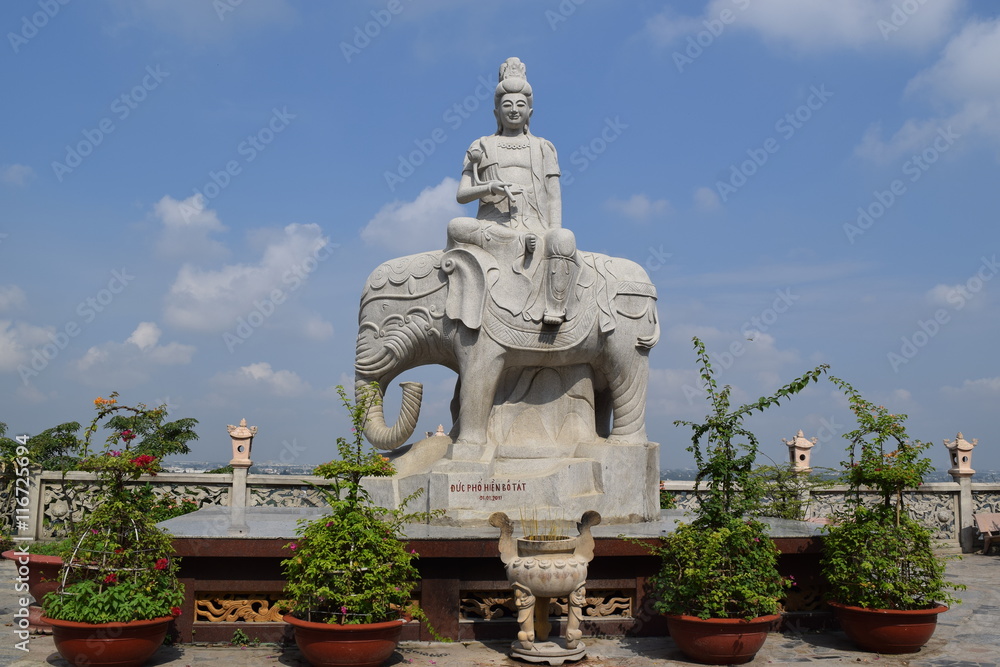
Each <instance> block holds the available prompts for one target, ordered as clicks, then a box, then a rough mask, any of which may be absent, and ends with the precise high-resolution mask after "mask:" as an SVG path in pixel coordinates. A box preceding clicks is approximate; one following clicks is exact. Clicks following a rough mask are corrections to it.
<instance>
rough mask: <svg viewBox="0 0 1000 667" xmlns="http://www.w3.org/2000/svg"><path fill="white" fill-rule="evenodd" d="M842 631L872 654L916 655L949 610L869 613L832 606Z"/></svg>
mask: <svg viewBox="0 0 1000 667" xmlns="http://www.w3.org/2000/svg"><path fill="white" fill-rule="evenodd" d="M827 604H829V605H830V606H831V607H833V609H834V612H835V613H836V615H837V620H838V621H840V627H841V628H843V629H844V632H845V633H846V634H847V636H848V637H849V638H850V639H851V641H853V642H854V643H855V644H857V645H858V646H860V647H861V648H863V649H865V650H866V651H871V652H872V653H916V652H917V651H919V650H920V647H921V646H923V645H924V644H926V643H927V642H928V640H930V638H931V635H933V634H934V629H935V628H937V619H938V614H940V613H942V612H945V611H948V607H946V606H945V605H943V604H938V605H935V606H934V607H932V608H931V609H912V610H899V609H866V608H864V607H852V606H850V605H846V604H840V603H839V602H828V603H827Z"/></svg>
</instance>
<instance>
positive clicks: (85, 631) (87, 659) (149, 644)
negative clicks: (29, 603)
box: [43, 616, 174, 667]
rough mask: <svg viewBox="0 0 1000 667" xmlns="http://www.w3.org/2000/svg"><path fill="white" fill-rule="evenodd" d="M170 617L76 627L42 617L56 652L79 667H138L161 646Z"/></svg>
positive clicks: (79, 624) (76, 624)
mask: <svg viewBox="0 0 1000 667" xmlns="http://www.w3.org/2000/svg"><path fill="white" fill-rule="evenodd" d="M173 618H174V617H173V616H161V617H160V618H153V619H150V620H147V621H130V622H128V623H77V622H75V621H60V620H58V619H55V618H49V617H47V616H44V617H43V620H44V621H45V622H46V623H48V624H50V625H51V626H52V639H53V640H54V641H55V644H56V650H57V651H59V655H61V656H62V657H63V658H64V659H65V660H66V661H67V662H69V663H70V664H71V665H78V666H79V667H86V666H90V667H139V666H140V665H142V664H144V663H145V662H146V661H147V660H149V659H150V658H151V657H153V654H154V653H156V650H157V649H158V648H160V646H161V645H163V639H164V637H166V636H167V627H168V626H169V625H170V621H172V620H173Z"/></svg>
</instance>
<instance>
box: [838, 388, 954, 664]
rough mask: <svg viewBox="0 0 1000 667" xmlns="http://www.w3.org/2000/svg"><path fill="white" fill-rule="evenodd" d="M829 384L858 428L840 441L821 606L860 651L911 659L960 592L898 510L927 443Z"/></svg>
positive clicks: (924, 463)
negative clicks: (839, 503)
mask: <svg viewBox="0 0 1000 667" xmlns="http://www.w3.org/2000/svg"><path fill="white" fill-rule="evenodd" d="M830 380H831V381H832V382H833V383H834V384H836V385H837V386H838V387H840V389H841V390H842V391H843V392H844V393H845V394H846V396H847V398H848V401H849V403H850V408H851V411H852V412H853V413H854V415H855V418H856V420H857V425H858V427H857V428H856V429H854V430H853V431H851V432H849V433H845V434H844V438H845V439H847V442H848V447H847V453H848V460H847V461H845V462H844V467H845V470H844V473H843V478H844V481H845V482H846V484H847V485H848V486H849V487H850V491H849V493H848V498H847V503H846V506H845V508H844V510H843V511H841V512H839V513H837V514H836V515H835V517H834V522H833V525H832V526H830V527H829V528H828V534H827V536H826V538H825V540H824V543H825V544H824V550H823V560H822V567H823V574H824V575H825V577H826V579H827V581H828V582H829V584H830V593H829V598H830V600H831V602H830V603H829V604H830V606H832V607H833V608H834V610H835V613H836V614H837V617H838V619H839V620H840V623H841V626H842V627H843V629H844V631H845V632H846V633H847V635H848V637H850V638H851V639H852V640H853V641H854V642H855V643H857V644H858V645H859V646H861V647H862V648H864V649H866V650H869V651H873V652H878V653H912V652H915V651H918V650H919V649H920V647H921V646H923V645H924V644H926V643H927V641H928V640H929V639H930V637H931V635H932V634H933V633H934V629H935V627H936V625H937V618H938V615H939V614H940V613H941V612H944V611H947V609H948V607H947V606H946V605H948V604H953V603H955V602H959V600H957V599H956V598H955V597H954V596H952V595H951V593H950V592H949V591H951V590H957V589H962V588H964V586H962V585H960V584H959V585H956V584H951V583H949V582H947V581H945V579H944V570H945V564H944V560H943V559H942V558H939V557H937V556H935V554H934V550H933V545H932V538H931V532H930V530H929V529H928V528H926V527H924V526H923V525H921V524H920V523H919V522H918V521H916V520H915V519H913V518H912V517H911V516H910V515H909V513H908V512H907V509H906V504H905V503H906V494H907V492H908V491H913V490H916V489H917V488H918V487H919V486H920V485H921V484H923V479H924V475H926V474H927V472H929V471H930V469H931V461H930V459H929V458H926V457H923V456H921V454H922V453H923V451H924V450H925V449H926V448H927V447H928V446H929V443H926V442H921V441H919V440H911V439H910V438H909V436H908V435H907V433H906V427H905V421H906V415H903V414H894V413H890V412H889V411H888V409H886V408H885V407H884V406H881V405H878V406H876V405H875V404H873V403H871V402H869V401H868V400H866V399H865V398H864V397H862V396H861V394H860V393H858V391H857V390H855V389H854V387H852V386H851V385H850V384H848V383H847V382H845V381H844V380H841V379H840V378H835V377H831V378H830Z"/></svg>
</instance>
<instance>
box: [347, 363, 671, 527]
mask: <svg viewBox="0 0 1000 667" xmlns="http://www.w3.org/2000/svg"><path fill="white" fill-rule="evenodd" d="M593 378H594V375H593V371H592V370H591V368H590V367H589V366H587V365H585V364H578V365H574V366H567V367H563V368H531V367H529V368H518V369H511V370H510V371H508V372H506V373H505V374H504V376H503V378H502V380H501V382H500V386H499V387H498V389H497V394H496V397H495V398H494V402H493V409H492V411H491V413H490V420H489V430H488V433H487V442H486V443H485V444H482V445H475V444H465V443H453V442H452V441H451V439H450V438H449V437H448V436H446V435H444V434H443V433H442V434H440V435H434V436H432V437H430V438H425V439H423V440H421V441H419V442H416V443H414V444H413V445H411V446H409V447H405V448H402V449H401V450H397V451H395V452H391V453H390V454H389V457H390V458H391V459H393V463H394V465H395V466H396V470H397V474H396V475H395V476H394V477H389V478H378V479H368V480H365V486H366V488H368V490H369V492H371V494H372V498H373V500H374V501H375V502H376V503H378V504H380V505H382V506H384V507H396V506H398V503H399V501H400V499H401V498H405V497H406V496H407V495H409V494H411V493H413V492H414V491H415V490H417V489H423V490H424V492H423V496H422V497H421V500H420V501H419V502H418V504H419V505H420V508H421V509H427V510H436V509H443V510H445V516H443V517H441V518H440V519H438V521H439V522H440V523H442V524H445V525H456V526H461V525H481V524H482V523H483V522H485V521H486V520H487V519H488V518H489V516H490V515H491V514H492V513H493V512H507V513H509V514H510V515H511V516H514V517H517V516H520V515H521V514H522V513H524V512H534V513H535V514H536V515H538V516H544V517H547V518H548V517H552V518H555V519H559V518H562V517H565V518H566V519H567V520H568V519H569V518H570V517H578V516H580V515H581V514H582V513H583V512H585V511H587V510H597V511H598V512H600V514H601V516H602V517H604V521H605V522H606V523H636V522H642V521H653V520H655V519H656V518H657V517H658V516H659V512H660V502H659V484H660V446H659V444H657V443H654V442H645V443H641V444H624V443H621V442H615V441H611V442H609V441H608V440H607V439H606V438H599V437H597V436H596V435H595V424H596V423H597V418H596V413H597V412H598V411H599V409H598V407H597V406H596V400H595V392H594V379H593ZM411 509H416V508H415V507H414V508H411Z"/></svg>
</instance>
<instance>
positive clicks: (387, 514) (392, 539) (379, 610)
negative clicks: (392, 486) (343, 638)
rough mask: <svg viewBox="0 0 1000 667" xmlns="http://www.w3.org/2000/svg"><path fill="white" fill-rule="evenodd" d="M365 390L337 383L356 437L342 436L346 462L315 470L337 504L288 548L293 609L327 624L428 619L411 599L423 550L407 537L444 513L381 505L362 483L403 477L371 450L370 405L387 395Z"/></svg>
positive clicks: (403, 505) (302, 530) (326, 494)
mask: <svg viewBox="0 0 1000 667" xmlns="http://www.w3.org/2000/svg"><path fill="white" fill-rule="evenodd" d="M370 389H371V390H369V391H367V392H362V394H361V396H362V398H360V399H359V400H358V402H357V403H353V402H352V401H351V399H350V398H348V396H347V394H346V392H345V391H344V388H343V387H337V391H338V393H339V394H340V398H341V401H342V402H343V404H344V407H345V408H347V410H348V412H349V413H350V416H351V423H352V424H353V425H354V428H353V432H354V436H353V439H352V440H351V441H348V440H347V439H345V438H343V437H339V438H337V451H338V453H339V454H340V460H336V461H330V462H329V463H324V464H322V465H319V466H317V467H316V469H315V474H316V475H318V476H320V477H323V478H325V479H328V480H330V482H329V484H327V485H323V486H317V487H316V488H317V489H318V490H319V491H320V492H321V493H322V494H323V496H324V498H325V500H326V502H327V503H328V504H329V506H330V511H329V512H328V513H326V514H325V515H324V516H322V517H320V518H318V519H315V520H312V521H302V522H300V525H299V531H300V533H299V537H298V538H297V539H296V540H295V541H294V542H291V543H289V544H288V545H286V548H287V549H288V550H289V551H291V552H292V554H291V555H290V556H289V557H288V558H287V559H285V560H284V561H282V568H283V569H284V572H285V578H286V580H287V584H286V586H285V592H286V594H287V595H288V596H289V598H290V599H291V601H290V603H289V604H290V607H291V610H292V613H293V614H294V615H295V616H296V617H298V618H301V619H303V620H307V621H313V622H319V623H337V624H341V625H345V624H357V623H377V622H383V621H388V620H392V619H397V618H400V616H401V615H403V614H408V615H410V616H414V617H416V618H420V619H422V620H425V621H426V617H425V616H424V615H423V613H422V611H420V610H419V608H417V607H415V606H414V605H412V604H411V597H410V596H411V594H412V592H413V590H414V588H415V587H416V584H417V581H418V578H419V575H418V572H417V569H416V566H415V565H414V563H413V561H414V559H415V558H417V553H416V552H415V551H413V550H407V549H406V547H405V544H404V542H402V541H401V540H402V538H403V533H402V528H403V526H404V524H407V523H413V522H418V521H427V520H428V519H429V518H430V517H431V516H435V515H438V514H440V513H439V512H434V513H427V512H410V513H408V512H406V511H405V508H406V505H407V504H408V503H409V502H411V501H412V500H413V499H414V498H415V497H416V496H417V495H419V491H418V492H417V493H414V494H412V495H410V496H409V497H407V498H406V499H404V500H403V502H402V503H401V505H400V507H399V508H397V509H388V508H384V507H378V506H377V505H375V504H374V503H373V502H372V501H371V498H370V496H369V494H368V492H367V490H366V489H365V488H364V486H362V478H363V477H368V476H370V477H388V476H391V475H393V474H395V470H394V469H393V466H392V463H391V462H390V461H389V460H388V459H387V458H385V457H384V456H381V455H379V454H378V453H375V452H374V451H366V449H367V448H366V446H365V445H364V440H363V438H364V435H363V430H364V426H365V424H366V423H367V421H368V411H369V409H370V408H371V407H372V406H373V405H376V404H377V401H378V400H379V398H378V396H379V394H378V391H377V390H375V389H373V388H370Z"/></svg>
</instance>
